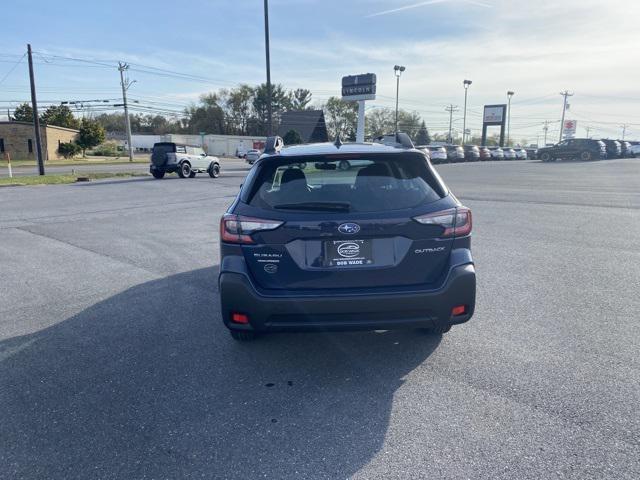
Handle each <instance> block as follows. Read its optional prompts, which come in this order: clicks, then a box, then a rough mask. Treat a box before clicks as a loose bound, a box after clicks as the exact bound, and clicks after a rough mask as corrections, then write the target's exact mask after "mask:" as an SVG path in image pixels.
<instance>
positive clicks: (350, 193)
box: [243, 153, 447, 212]
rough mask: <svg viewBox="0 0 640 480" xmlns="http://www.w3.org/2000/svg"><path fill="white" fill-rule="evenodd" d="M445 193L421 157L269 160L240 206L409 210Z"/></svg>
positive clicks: (314, 209) (370, 210) (418, 155)
mask: <svg viewBox="0 0 640 480" xmlns="http://www.w3.org/2000/svg"><path fill="white" fill-rule="evenodd" d="M243 193H244V192H243ZM446 194H447V191H446V188H445V187H444V184H443V183H442V181H441V180H440V178H439V177H438V176H437V174H436V173H435V172H434V171H433V170H432V169H431V168H430V167H429V165H428V164H427V161H426V159H425V157H424V155H420V154H416V153H407V154H402V155H399V154H392V155H385V154H381V155H372V156H366V155H363V156H362V157H359V156H358V157H354V156H350V157H342V156H340V158H336V157H335V156H333V157H332V156H329V157H298V158H290V159H286V158H274V159H269V160H267V161H266V162H264V163H263V164H262V165H261V166H260V168H259V170H258V171H257V172H255V175H253V182H252V183H251V185H250V187H249V188H248V191H247V193H246V198H243V201H245V202H246V203H248V204H249V205H252V206H255V207H258V208H263V209H270V210H283V211H285V210H298V211H325V212H373V211H387V210H402V209H408V208H413V207H417V206H419V205H423V204H425V203H431V202H435V201H436V200H439V199H441V198H443V197H444V196H446Z"/></svg>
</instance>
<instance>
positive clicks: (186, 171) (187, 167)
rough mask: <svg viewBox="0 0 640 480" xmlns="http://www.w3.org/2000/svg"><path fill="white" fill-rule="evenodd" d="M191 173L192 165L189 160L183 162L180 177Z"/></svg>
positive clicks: (179, 171)
mask: <svg viewBox="0 0 640 480" xmlns="http://www.w3.org/2000/svg"><path fill="white" fill-rule="evenodd" d="M190 175H191V165H189V162H182V163H181V164H180V168H179V169H178V176H179V177H180V178H187V177H189V176H190Z"/></svg>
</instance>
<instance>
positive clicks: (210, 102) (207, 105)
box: [185, 93, 226, 134]
mask: <svg viewBox="0 0 640 480" xmlns="http://www.w3.org/2000/svg"><path fill="white" fill-rule="evenodd" d="M219 102H220V97H219V96H218V94H217V93H208V94H206V95H203V96H202V97H200V103H201V105H200V106H196V105H192V106H190V107H189V108H187V110H186V112H185V113H186V114H187V115H188V116H189V127H188V130H189V133H192V134H198V133H200V132H207V133H213V134H224V133H226V130H225V127H226V122H225V114H224V111H223V110H222V107H221V106H220V104H219Z"/></svg>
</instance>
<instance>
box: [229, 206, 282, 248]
mask: <svg viewBox="0 0 640 480" xmlns="http://www.w3.org/2000/svg"><path fill="white" fill-rule="evenodd" d="M283 223H284V222H281V221H279V220H265V219H262V218H253V217H243V216H242V215H233V214H231V213H225V214H224V215H223V216H222V218H221V219H220V240H222V241H223V242H227V243H254V241H253V238H251V234H252V233H255V232H260V231H266V230H275V229H276V228H278V227H279V226H280V225H282V224H283Z"/></svg>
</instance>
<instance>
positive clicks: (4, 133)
mask: <svg viewBox="0 0 640 480" xmlns="http://www.w3.org/2000/svg"><path fill="white" fill-rule="evenodd" d="M40 132H41V133H40V138H41V140H42V154H43V157H44V159H45V161H46V160H56V159H60V158H63V157H62V155H60V154H58V146H59V145H60V144H61V143H67V142H72V141H73V140H75V139H76V138H78V130H74V129H72V128H63V127H56V126H53V125H40ZM5 153H8V154H9V155H11V160H34V159H36V141H35V132H34V128H33V123H28V122H0V158H3V159H4V158H5Z"/></svg>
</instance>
